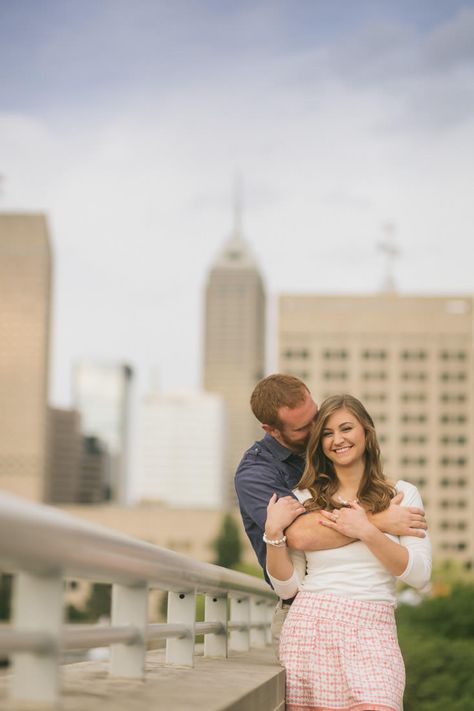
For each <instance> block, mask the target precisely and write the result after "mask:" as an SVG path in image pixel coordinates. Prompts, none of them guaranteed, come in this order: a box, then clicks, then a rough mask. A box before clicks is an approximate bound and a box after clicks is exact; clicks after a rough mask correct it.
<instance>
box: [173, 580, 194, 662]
mask: <svg viewBox="0 0 474 711" xmlns="http://www.w3.org/2000/svg"><path fill="white" fill-rule="evenodd" d="M168 622H181V623H184V624H186V625H188V627H189V634H187V635H186V636H185V637H182V638H178V639H167V640H166V664H176V665H179V666H185V667H192V666H194V638H195V633H194V628H195V624H196V593H194V592H192V593H189V592H187V593H176V592H169V593H168Z"/></svg>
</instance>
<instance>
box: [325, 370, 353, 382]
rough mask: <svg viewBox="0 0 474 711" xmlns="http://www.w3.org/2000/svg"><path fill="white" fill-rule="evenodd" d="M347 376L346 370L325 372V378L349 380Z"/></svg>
mask: <svg viewBox="0 0 474 711" xmlns="http://www.w3.org/2000/svg"><path fill="white" fill-rule="evenodd" d="M347 376H348V374H347V372H346V371H345V370H325V371H324V372H323V378H324V380H347Z"/></svg>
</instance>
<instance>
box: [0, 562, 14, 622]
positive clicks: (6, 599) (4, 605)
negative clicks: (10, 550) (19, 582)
mask: <svg viewBox="0 0 474 711" xmlns="http://www.w3.org/2000/svg"><path fill="white" fill-rule="evenodd" d="M11 593H12V576H11V575H9V574H8V573H2V574H1V575H0V620H9V619H10V611H11Z"/></svg>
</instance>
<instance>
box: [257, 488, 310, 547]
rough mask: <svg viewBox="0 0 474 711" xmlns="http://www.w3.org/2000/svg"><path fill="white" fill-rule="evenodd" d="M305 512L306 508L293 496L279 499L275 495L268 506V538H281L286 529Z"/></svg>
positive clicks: (266, 527)
mask: <svg viewBox="0 0 474 711" xmlns="http://www.w3.org/2000/svg"><path fill="white" fill-rule="evenodd" d="M304 512H305V507H304V506H303V505H302V504H300V502H299V501H298V500H297V499H295V498H293V496H283V497H282V498H281V499H278V497H277V495H276V494H273V495H272V498H271V499H270V501H269V503H268V506H267V520H266V523H265V534H266V536H267V537H268V538H270V539H277V538H281V537H282V536H283V531H284V530H285V528H287V527H288V526H289V525H290V524H291V523H293V521H294V520H295V518H297V517H298V516H299V515H300V514H302V513H304Z"/></svg>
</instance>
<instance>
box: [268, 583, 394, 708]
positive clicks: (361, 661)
mask: <svg viewBox="0 0 474 711" xmlns="http://www.w3.org/2000/svg"><path fill="white" fill-rule="evenodd" d="M280 661H281V663H282V664H283V666H284V667H285V668H286V700H287V701H286V703H287V706H286V709H287V711H400V710H401V709H402V704H403V690H404V688H405V666H404V664H403V659H402V655H401V652H400V647H399V646H398V639H397V630H396V626H395V617H394V606H393V605H392V604H391V603H389V602H372V601H370V600H351V599H350V598H347V597H339V596H338V595H329V594H319V593H310V592H300V593H298V595H297V596H296V599H295V600H294V602H293V604H292V606H291V607H290V610H289V612H288V615H287V618H286V621H285V624H284V625H283V629H282V633H281V638H280Z"/></svg>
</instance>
